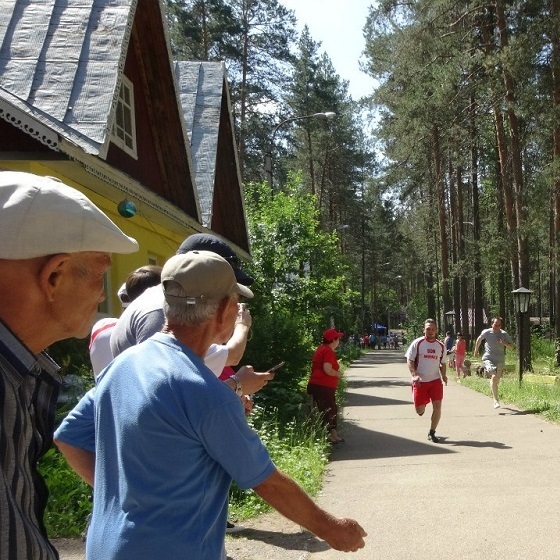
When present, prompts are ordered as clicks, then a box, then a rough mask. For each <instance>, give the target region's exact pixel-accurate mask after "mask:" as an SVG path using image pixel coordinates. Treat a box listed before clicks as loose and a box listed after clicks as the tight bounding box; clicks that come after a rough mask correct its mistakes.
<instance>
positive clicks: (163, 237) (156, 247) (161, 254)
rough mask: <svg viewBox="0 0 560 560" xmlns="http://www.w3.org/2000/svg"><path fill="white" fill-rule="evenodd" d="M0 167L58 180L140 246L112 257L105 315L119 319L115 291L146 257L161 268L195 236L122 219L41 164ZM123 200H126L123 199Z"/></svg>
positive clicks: (110, 204)
mask: <svg viewBox="0 0 560 560" xmlns="http://www.w3.org/2000/svg"><path fill="white" fill-rule="evenodd" d="M0 167H1V168H3V169H9V170H13V171H27V172H29V173H36V174H37V175H51V176H53V177H57V178H59V179H60V180H61V181H63V182H64V183H66V184H67V185H69V186H71V187H74V188H76V189H77V190H79V191H81V192H83V193H84V194H85V195H86V196H87V197H88V198H89V199H90V200H91V201H92V202H93V203H94V204H96V205H97V206H98V207H99V208H101V210H103V212H105V213H106V214H107V216H109V218H110V219H111V220H113V221H114V222H115V223H116V224H117V225H118V226H119V227H120V228H121V229H122V230H123V231H124V232H125V233H126V234H127V235H129V236H131V237H134V238H135V239H136V241H138V244H139V245H140V250H139V251H138V252H136V253H132V254H130V255H117V254H113V255H112V261H113V265H112V267H111V269H110V271H109V273H108V282H107V284H108V289H107V300H108V312H107V313H103V315H106V314H108V315H109V316H113V317H118V316H119V315H120V314H121V312H122V307H121V304H120V301H119V299H118V297H117V290H118V289H119V287H120V286H121V284H122V283H123V282H124V281H125V280H126V278H127V276H128V275H129V273H130V272H132V271H133V270H135V269H136V268H138V267H140V266H143V265H145V264H148V263H149V257H151V256H155V257H156V258H157V263H156V264H158V265H161V266H163V264H164V263H165V261H166V260H167V259H168V258H169V257H171V256H172V255H174V254H175V251H176V250H177V247H179V245H180V244H181V243H182V241H183V240H184V239H185V238H186V237H188V236H189V235H191V234H192V233H195V232H194V231H193V230H192V229H190V228H188V227H186V226H185V233H184V235H178V234H176V233H174V232H171V231H169V230H168V229H166V228H164V227H162V226H160V225H158V224H156V223H154V222H153V221H151V220H148V219H147V218H145V217H144V216H141V215H140V213H138V214H136V216H134V217H133V218H123V217H121V216H120V215H119V213H118V211H117V205H116V204H115V203H114V202H113V201H111V200H108V199H106V198H103V197H101V196H99V195H98V194H96V193H94V192H93V191H90V190H89V189H87V188H84V187H82V185H79V184H77V183H74V182H73V181H71V180H69V179H68V178H67V177H64V176H62V175H61V174H60V173H56V172H54V171H53V170H52V169H50V168H49V167H48V166H47V165H44V164H43V163H41V162H28V161H26V162H21V161H2V162H0ZM122 198H125V197H124V195H123V197H122Z"/></svg>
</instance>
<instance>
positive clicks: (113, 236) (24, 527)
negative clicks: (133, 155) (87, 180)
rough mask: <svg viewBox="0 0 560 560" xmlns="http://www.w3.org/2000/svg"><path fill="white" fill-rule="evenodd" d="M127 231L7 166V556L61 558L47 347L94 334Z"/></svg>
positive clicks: (3, 376) (72, 192)
mask: <svg viewBox="0 0 560 560" xmlns="http://www.w3.org/2000/svg"><path fill="white" fill-rule="evenodd" d="M137 250H138V243H136V241H135V240H134V239H132V238H130V237H128V236H126V235H125V234H124V233H123V232H122V231H121V230H120V229H119V228H118V227H117V226H116V225H115V224H114V223H113V222H112V221H111V220H110V219H109V218H108V217H107V216H106V215H105V214H104V213H103V212H102V211H101V210H99V208H97V206H95V205H94V204H93V203H92V202H91V201H90V200H89V199H88V198H86V197H85V196H84V195H83V194H82V193H81V192H79V191H77V190H76V189H73V188H71V187H69V186H67V185H65V184H64V183H62V182H61V181H59V180H58V179H55V178H53V177H41V176H38V175H33V174H31V173H23V172H14V171H2V172H0V455H1V457H2V460H1V461H0V472H1V475H0V558H2V560H39V559H40V560H57V559H58V557H59V556H58V553H57V552H56V550H55V549H54V547H53V545H52V544H51V543H50V542H49V540H48V538H47V532H46V528H45V523H44V520H43V516H44V511H45V506H46V504H47V497H48V489H47V486H46V484H45V481H44V479H43V477H42V476H41V474H40V473H39V472H38V470H37V464H38V462H39V460H40V459H41V457H43V455H44V454H45V453H46V452H47V451H48V449H49V448H50V447H51V444H52V433H53V430H54V423H55V412H56V403H57V398H58V394H59V391H60V386H61V378H60V375H59V373H58V370H59V368H58V366H57V364H55V363H54V362H53V361H52V360H51V358H50V357H49V356H48V355H47V354H46V353H45V352H44V350H45V348H47V347H48V346H50V345H51V344H54V343H55V342H57V341H59V340H64V339H67V338H72V337H77V338H85V337H87V336H88V335H89V332H90V329H91V325H92V323H93V321H94V319H95V314H96V313H97V308H98V305H99V304H100V303H101V302H102V301H104V300H105V293H104V288H103V278H104V275H105V272H106V271H107V269H108V268H109V267H110V266H111V253H134V252H135V251H137Z"/></svg>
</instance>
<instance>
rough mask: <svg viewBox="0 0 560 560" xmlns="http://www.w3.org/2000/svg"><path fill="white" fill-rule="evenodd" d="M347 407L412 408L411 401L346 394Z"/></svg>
mask: <svg viewBox="0 0 560 560" xmlns="http://www.w3.org/2000/svg"><path fill="white" fill-rule="evenodd" d="M346 397H347V398H346V404H345V406H395V405H407V406H410V404H411V403H410V401H403V400H401V399H398V400H397V399H388V398H387V397H376V396H375V395H364V394H362V393H350V392H348V391H347V392H346Z"/></svg>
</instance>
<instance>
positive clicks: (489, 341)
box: [474, 317, 515, 408]
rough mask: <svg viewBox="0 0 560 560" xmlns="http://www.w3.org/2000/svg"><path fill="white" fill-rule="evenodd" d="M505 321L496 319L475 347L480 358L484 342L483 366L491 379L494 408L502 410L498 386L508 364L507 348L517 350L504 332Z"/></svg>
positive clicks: (476, 354) (475, 352)
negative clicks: (480, 349)
mask: <svg viewBox="0 0 560 560" xmlns="http://www.w3.org/2000/svg"><path fill="white" fill-rule="evenodd" d="M502 323H503V319H502V318H501V317H494V318H493V319H492V323H491V325H492V326H491V327H490V328H489V329H484V330H483V331H482V332H481V333H480V336H479V337H478V338H477V339H476V342H475V345H474V356H478V349H479V348H480V345H481V344H482V341H483V340H484V353H483V354H482V364H483V365H484V369H485V371H486V375H488V376H489V377H490V389H491V390H492V397H494V408H500V400H499V399H498V385H499V384H500V379H501V377H502V374H503V372H504V367H505V364H506V348H510V349H511V348H515V344H514V343H513V341H512V340H511V337H510V336H509V334H508V333H507V332H506V331H504V330H502Z"/></svg>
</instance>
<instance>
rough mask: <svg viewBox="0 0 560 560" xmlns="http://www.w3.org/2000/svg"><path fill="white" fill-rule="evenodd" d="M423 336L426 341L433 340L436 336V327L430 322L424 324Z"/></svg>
mask: <svg viewBox="0 0 560 560" xmlns="http://www.w3.org/2000/svg"><path fill="white" fill-rule="evenodd" d="M424 336H425V337H426V338H427V339H428V340H435V339H436V336H437V325H436V324H435V323H432V322H431V321H428V322H426V323H424Z"/></svg>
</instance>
